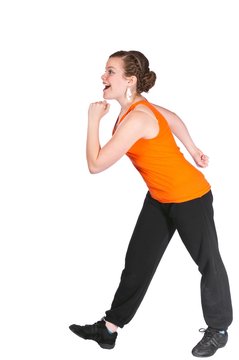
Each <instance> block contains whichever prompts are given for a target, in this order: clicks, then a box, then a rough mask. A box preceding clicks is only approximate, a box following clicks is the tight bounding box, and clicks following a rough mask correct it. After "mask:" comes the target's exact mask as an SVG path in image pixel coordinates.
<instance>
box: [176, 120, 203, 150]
mask: <svg viewBox="0 0 239 360" xmlns="http://www.w3.org/2000/svg"><path fill="white" fill-rule="evenodd" d="M170 128H171V131H172V132H173V134H174V135H175V136H176V137H177V138H178V139H179V140H180V141H181V142H182V143H183V145H184V146H185V148H186V149H187V150H188V152H189V153H190V155H192V156H193V155H194V154H195V152H196V151H197V147H196V145H195V143H194V142H193V140H192V138H191V136H190V134H189V132H188V129H187V127H186V125H185V124H184V123H183V121H182V120H181V119H180V118H178V117H177V118H175V119H174V121H173V122H171V124H170Z"/></svg>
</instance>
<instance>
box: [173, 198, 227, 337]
mask: <svg viewBox="0 0 239 360" xmlns="http://www.w3.org/2000/svg"><path fill="white" fill-rule="evenodd" d="M212 200H213V198H212V194H211V192H209V193H207V194H206V195H204V196H203V197H201V198H198V199H195V200H192V201H187V202H185V203H181V204H174V207H173V210H172V216H173V219H174V222H175V225H176V228H177V229H178V232H179V235H180V237H181V238H182V241H183V242H184V244H185V246H186V248H187V250H188V251H189V253H190V255H191V256H192V258H193V260H194V261H195V262H196V264H197V265H198V268H199V271H200V272H201V274H202V278H201V300H202V308H203V314H204V318H205V321H206V323H207V325H208V326H209V327H210V328H214V329H224V330H226V329H227V328H228V326H229V325H230V324H231V322H232V305H231V296H230V289H229V283H228V278H227V273H226V270H225V267H224V265H223V262H222V259H221V256H220V252H219V248H218V240H217V234H216V229H215V225H214V220H213V208H212Z"/></svg>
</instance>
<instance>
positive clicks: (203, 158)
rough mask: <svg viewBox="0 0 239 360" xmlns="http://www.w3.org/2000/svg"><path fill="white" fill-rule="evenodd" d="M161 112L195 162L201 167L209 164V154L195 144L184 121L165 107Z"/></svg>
mask: <svg viewBox="0 0 239 360" xmlns="http://www.w3.org/2000/svg"><path fill="white" fill-rule="evenodd" d="M161 112H163V115H164V117H165V118H166V120H167V122H168V124H169V127H170V129H171V131H172V133H173V134H174V135H175V136H176V137H177V138H178V139H179V140H180V141H181V142H182V143H183V145H184V146H185V148H186V149H187V151H188V152H189V154H190V155H191V156H192V158H193V160H194V161H195V163H196V164H197V165H198V166H200V167H206V166H208V156H207V155H205V154H204V153H203V152H202V151H201V150H200V149H198V148H197V146H196V145H195V144H194V142H193V140H192V138H191V135H190V134H189V132H188V129H187V127H186V125H185V124H184V122H183V121H182V120H181V119H180V118H179V117H178V116H177V115H176V114H174V113H173V112H171V111H168V110H166V109H164V110H163V111H161Z"/></svg>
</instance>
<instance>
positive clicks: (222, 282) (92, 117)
mask: <svg viewBox="0 0 239 360" xmlns="http://www.w3.org/2000/svg"><path fill="white" fill-rule="evenodd" d="M102 80H103V84H104V86H105V87H104V90H103V93H104V99H105V100H104V101H100V102H96V103H93V104H91V105H90V107H89V113H88V115H89V117H88V134H87V162H88V167H89V171H90V172H91V173H94V174H95V173H99V172H101V171H103V170H105V169H107V168H108V167H110V166H111V165H113V164H114V163H115V162H116V161H118V160H119V159H120V158H121V157H122V156H123V155H124V154H127V156H129V158H130V159H131V161H132V163H133V165H134V166H135V167H136V169H137V170H138V171H139V172H140V174H141V175H142V177H143V179H144V181H145V182H146V185H147V186H148V189H149V191H148V193H147V195H146V198H145V201H144V204H143V207H142V210H141V212H140V215H139V218H138V221H137V223H136V226H135V229H134V232H133V235H132V238H131V241H130V243H129V247H128V250H127V254H126V259H125V268H124V270H123V272H122V275H121V281H120V284H119V287H118V289H117V291H116V294H115V297H114V299H113V302H112V306H111V309H109V310H108V311H106V316H105V317H104V318H103V319H102V320H100V321H98V322H97V323H95V324H93V325H85V326H80V325H71V326H70V329H71V330H72V331H73V332H74V333H75V334H77V335H78V336H80V337H82V338H84V339H91V340H95V341H96V342H97V343H98V344H99V345H100V346H101V347H102V348H106V349H112V348H113V347H114V346H115V341H116V338H117V335H118V334H117V328H118V327H121V328H123V326H124V325H125V324H127V323H129V321H130V320H131V319H132V317H133V316H134V314H135V313H136V311H137V309H138V307H139V305H140V303H141V301H142V299H143V297H144V295H145V293H146V291H147V288H148V286H149V284H150V281H151V279H152V277H153V275H154V272H155V270H156V268H157V265H158V263H159V261H160V259H161V258H162V256H163V253H164V251H165V249H166V247H167V245H168V243H169V241H170V239H171V238H172V236H173V234H174V232H175V230H177V231H178V233H179V235H180V237H181V239H182V241H183V243H184V244H185V246H186V248H187V250H188V251H189V253H190V255H191V256H192V258H193V260H194V261H195V262H196V264H197V265H198V268H199V271H200V273H201V275H202V278H201V300H202V309H203V315H204V319H205V321H206V323H207V326H208V327H207V329H206V330H205V329H203V332H204V336H203V339H202V340H201V341H200V342H199V343H198V344H197V345H196V346H195V347H194V348H193V350H192V353H193V355H195V356H198V357H205V356H211V355H213V354H214V353H215V352H216V351H217V349H218V348H220V347H223V346H225V345H226V343H227V339H228V333H227V328H228V326H229V325H230V324H231V322H232V306H231V297H230V289H229V283H228V278H227V273H226V270H225V268H224V265H223V262H222V260H221V256H220V253H219V249H218V241H217V235H216V230H215V225H214V220H213V208H212V200H213V199H212V193H211V189H210V184H209V183H208V182H207V180H206V179H205V177H204V175H203V174H202V173H201V172H200V171H199V170H198V169H197V168H196V167H194V166H193V165H192V164H191V163H189V162H188V161H187V160H186V159H185V158H184V156H183V154H182V153H181V152H180V150H179V148H178V147H177V145H176V142H175V140H174V137H173V135H172V133H173V134H175V135H176V136H177V137H178V139H179V140H180V141H181V142H182V143H183V144H184V145H185V147H186V149H187V150H188V151H189V153H190V154H191V156H192V158H193V160H194V161H195V163H196V165H197V166H200V167H206V166H207V165H208V157H207V156H206V155H204V154H203V153H202V151H200V150H199V149H198V148H197V147H196V146H195V144H194V142H193V140H192V139H191V137H190V135H189V133H188V131H187V128H186V127H185V125H184V123H183V122H182V121H181V120H180V119H179V117H178V116H177V115H176V114H174V113H172V112H171V111H169V110H166V109H164V108H162V107H160V106H158V105H153V104H151V103H150V102H148V100H146V98H145V97H143V96H142V93H143V92H148V91H149V89H150V88H151V87H152V86H153V85H154V83H155V80H156V75H155V73H154V72H153V71H150V69H149V62H148V60H147V58H146V57H145V56H144V55H143V54H142V53H141V52H139V51H118V52H116V53H114V54H112V55H111V56H110V57H109V59H108V62H107V64H106V70H105V73H104V75H103V76H102ZM109 99H110V100H112V99H114V100H116V101H118V102H119V104H120V106H121V111H120V114H119V117H118V119H117V121H116V124H115V127H114V129H113V136H112V138H111V139H110V140H109V142H108V143H107V144H106V145H105V146H103V147H102V148H101V146H100V142H99V124H100V120H101V119H102V117H103V116H104V115H105V114H106V113H107V112H108V111H109V104H108V103H107V101H106V100H109Z"/></svg>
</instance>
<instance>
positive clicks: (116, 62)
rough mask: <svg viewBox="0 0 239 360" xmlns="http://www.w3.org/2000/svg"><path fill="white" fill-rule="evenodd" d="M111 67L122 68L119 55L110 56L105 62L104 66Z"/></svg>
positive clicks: (122, 63) (122, 64)
mask: <svg viewBox="0 0 239 360" xmlns="http://www.w3.org/2000/svg"><path fill="white" fill-rule="evenodd" d="M109 67H112V68H114V69H116V70H121V71H123V70H124V62H123V60H122V59H121V58H119V57H112V58H109V59H108V61H107V63H106V68H109Z"/></svg>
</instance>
